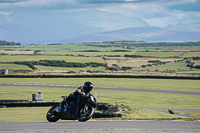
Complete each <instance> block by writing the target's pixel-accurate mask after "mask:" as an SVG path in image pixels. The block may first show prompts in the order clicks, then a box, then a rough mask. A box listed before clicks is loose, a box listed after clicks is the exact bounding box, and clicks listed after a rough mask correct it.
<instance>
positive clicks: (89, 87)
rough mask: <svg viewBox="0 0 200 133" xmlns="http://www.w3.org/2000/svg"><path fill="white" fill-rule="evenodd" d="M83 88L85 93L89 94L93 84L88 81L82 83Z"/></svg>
mask: <svg viewBox="0 0 200 133" xmlns="http://www.w3.org/2000/svg"><path fill="white" fill-rule="evenodd" d="M83 88H84V89H85V90H86V91H87V92H90V91H91V90H92V89H93V84H92V82H90V81H87V82H85V83H84V86H83Z"/></svg>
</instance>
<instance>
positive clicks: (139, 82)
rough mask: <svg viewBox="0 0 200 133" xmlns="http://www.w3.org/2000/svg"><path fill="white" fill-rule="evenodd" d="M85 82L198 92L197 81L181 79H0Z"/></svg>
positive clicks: (64, 82)
mask: <svg viewBox="0 0 200 133" xmlns="http://www.w3.org/2000/svg"><path fill="white" fill-rule="evenodd" d="M85 81H91V82H93V84H94V86H101V87H119V88H137V89H155V90H174V91H192V92H200V88H199V86H200V82H199V80H187V79H185V80H181V79H140V78H30V79H29V78H1V79H0V83H8V84H9V83H16V84H55V85H83V83H84V82H85Z"/></svg>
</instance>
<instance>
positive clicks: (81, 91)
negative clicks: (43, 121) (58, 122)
mask: <svg viewBox="0 0 200 133" xmlns="http://www.w3.org/2000/svg"><path fill="white" fill-rule="evenodd" d="M88 94H89V92H86V91H85V89H84V88H83V86H80V87H78V88H77V90H76V91H75V92H72V93H71V94H69V96H68V97H67V98H66V99H64V100H63V101H62V102H61V104H60V106H61V108H62V110H63V109H64V105H66V103H69V102H71V101H73V100H75V99H76V98H77V97H78V95H88Z"/></svg>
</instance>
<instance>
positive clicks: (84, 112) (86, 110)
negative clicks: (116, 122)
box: [78, 104, 94, 122]
mask: <svg viewBox="0 0 200 133" xmlns="http://www.w3.org/2000/svg"><path fill="white" fill-rule="evenodd" d="M93 114H94V107H92V106H90V105H89V106H88V105H87V104H85V105H83V106H81V107H80V109H79V112H78V121H79V122H85V121H87V120H89V119H90V118H91V117H92V116H93Z"/></svg>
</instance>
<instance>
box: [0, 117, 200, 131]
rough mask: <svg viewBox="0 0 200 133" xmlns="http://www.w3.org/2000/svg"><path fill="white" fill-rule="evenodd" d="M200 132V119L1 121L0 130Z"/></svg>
mask: <svg viewBox="0 0 200 133" xmlns="http://www.w3.org/2000/svg"><path fill="white" fill-rule="evenodd" d="M5 131H6V132H20V133H21V132H28V133H32V132H56V133H59V132H62V133H63V132H100V131H101V132H200V122H199V121H157V120H150V121H149V120H148V121H147V120H137V121H136V120H124V121H123V120H122V121H121V120H117V121H87V122H78V121H60V122H54V123H50V122H27V123H20V122H16V123H15V122H0V132H5Z"/></svg>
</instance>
